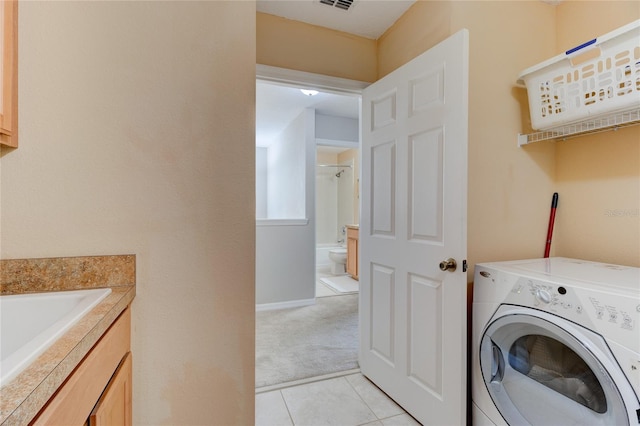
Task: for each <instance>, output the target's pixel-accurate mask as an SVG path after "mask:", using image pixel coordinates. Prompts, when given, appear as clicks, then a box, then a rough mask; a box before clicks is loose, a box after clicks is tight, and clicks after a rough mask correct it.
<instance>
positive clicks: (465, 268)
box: [462, 259, 467, 272]
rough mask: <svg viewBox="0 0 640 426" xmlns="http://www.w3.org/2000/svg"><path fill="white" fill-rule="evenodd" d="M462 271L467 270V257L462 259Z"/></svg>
mask: <svg viewBox="0 0 640 426" xmlns="http://www.w3.org/2000/svg"><path fill="white" fill-rule="evenodd" d="M462 272H467V259H465V260H463V261H462Z"/></svg>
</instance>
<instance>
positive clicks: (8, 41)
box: [0, 0, 18, 147]
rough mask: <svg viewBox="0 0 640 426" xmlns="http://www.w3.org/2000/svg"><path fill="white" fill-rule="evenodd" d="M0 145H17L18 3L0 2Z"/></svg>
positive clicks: (4, 0)
mask: <svg viewBox="0 0 640 426" xmlns="http://www.w3.org/2000/svg"><path fill="white" fill-rule="evenodd" d="M0 24H2V28H0V34H1V35H2V42H1V43H0V49H1V54H0V58H2V65H1V66H0V73H1V74H0V77H1V78H0V81H2V84H0V100H1V101H2V102H1V103H0V144H4V145H7V146H11V147H17V146H18V0H0Z"/></svg>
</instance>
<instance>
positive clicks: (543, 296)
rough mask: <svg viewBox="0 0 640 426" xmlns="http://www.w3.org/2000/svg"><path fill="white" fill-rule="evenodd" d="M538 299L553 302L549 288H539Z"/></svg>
mask: <svg viewBox="0 0 640 426" xmlns="http://www.w3.org/2000/svg"><path fill="white" fill-rule="evenodd" d="M536 299H538V300H539V301H541V302H543V303H549V302H551V299H552V297H551V295H550V294H549V292H548V291H547V290H543V289H541V288H539V289H538V291H536Z"/></svg>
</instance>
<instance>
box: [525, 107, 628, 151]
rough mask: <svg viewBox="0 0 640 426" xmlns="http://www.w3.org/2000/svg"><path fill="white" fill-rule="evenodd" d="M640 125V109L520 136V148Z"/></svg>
mask: <svg viewBox="0 0 640 426" xmlns="http://www.w3.org/2000/svg"><path fill="white" fill-rule="evenodd" d="M638 124H640V107H638V108H636V109H634V110H631V111H624V112H619V113H616V114H611V115H607V116H602V117H595V118H592V119H588V120H585V121H581V122H579V123H575V124H567V125H564V126H559V127H555V128H553V129H549V130H545V131H543V132H534V133H528V134H521V133H519V134H518V146H523V145H527V144H530V143H534V142H541V141H546V140H566V139H570V138H575V137H577V136H582V135H588V134H592V133H600V132H606V131H610V130H613V131H615V130H618V129H620V128H623V127H629V126H636V125H638Z"/></svg>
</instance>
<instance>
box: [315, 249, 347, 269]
mask: <svg viewBox="0 0 640 426" xmlns="http://www.w3.org/2000/svg"><path fill="white" fill-rule="evenodd" d="M345 247H346V246H345V245H340V244H338V243H329V244H318V245H316V269H318V268H325V267H329V266H331V259H329V250H333V249H337V248H345Z"/></svg>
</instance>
